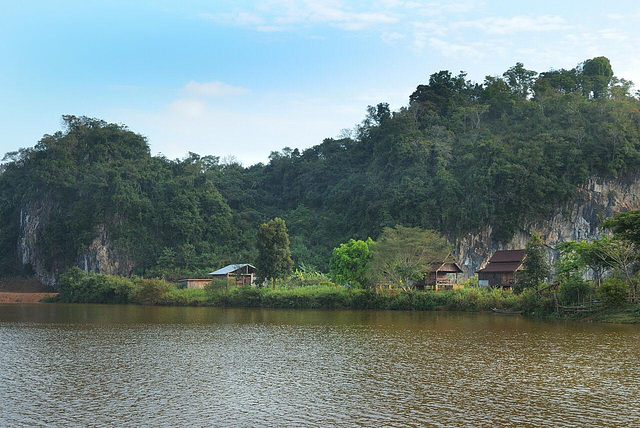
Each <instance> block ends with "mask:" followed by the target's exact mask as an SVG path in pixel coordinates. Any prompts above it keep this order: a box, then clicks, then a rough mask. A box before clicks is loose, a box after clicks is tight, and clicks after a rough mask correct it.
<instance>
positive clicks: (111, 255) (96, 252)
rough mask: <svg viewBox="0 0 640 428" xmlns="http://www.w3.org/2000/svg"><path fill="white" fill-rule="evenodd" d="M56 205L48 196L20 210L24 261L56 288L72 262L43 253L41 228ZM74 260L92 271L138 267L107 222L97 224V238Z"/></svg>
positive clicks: (116, 271) (123, 270)
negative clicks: (116, 241) (117, 242)
mask: <svg viewBox="0 0 640 428" xmlns="http://www.w3.org/2000/svg"><path fill="white" fill-rule="evenodd" d="M53 209H55V207H53V206H52V204H51V203H50V202H49V201H47V200H41V201H38V202H35V203H26V204H24V206H23V208H22V210H21V211H20V233H19V237H18V252H19V254H20V257H21V260H22V264H23V265H25V266H27V265H28V266H30V267H31V270H33V272H34V274H35V276H36V277H37V278H38V279H39V280H40V282H42V283H43V284H44V285H47V286H49V287H54V288H55V287H56V285H57V280H58V275H60V274H61V273H63V272H64V271H65V270H67V269H68V268H70V267H72V266H68V265H67V263H65V261H64V260H58V259H55V258H51V257H47V256H50V255H46V254H44V253H43V251H44V249H43V245H41V243H42V239H43V236H42V232H43V230H44V229H45V228H46V226H47V224H48V223H49V219H50V216H51V212H52V210H53ZM69 258H70V257H69ZM69 258H67V259H69ZM75 260H76V261H75V263H74V264H73V266H76V267H79V268H81V269H84V270H86V271H91V272H100V273H106V274H111V275H125V276H129V275H131V274H132V273H133V271H134V269H135V261H134V260H133V259H132V258H130V257H128V256H127V254H126V253H124V252H122V251H118V249H117V248H116V247H115V244H114V242H113V241H112V240H111V239H110V237H109V233H108V231H107V228H106V227H105V226H104V225H101V226H98V227H97V228H96V231H95V238H94V239H93V240H92V241H91V243H90V244H89V245H88V246H87V247H86V248H84V249H81V250H80V251H78V252H77V254H76V255H75Z"/></svg>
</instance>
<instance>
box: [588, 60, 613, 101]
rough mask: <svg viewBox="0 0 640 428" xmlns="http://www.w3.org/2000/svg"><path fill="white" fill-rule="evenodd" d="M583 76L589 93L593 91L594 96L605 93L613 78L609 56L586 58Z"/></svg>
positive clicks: (597, 96) (598, 96)
mask: <svg viewBox="0 0 640 428" xmlns="http://www.w3.org/2000/svg"><path fill="white" fill-rule="evenodd" d="M582 76H583V79H584V89H585V92H586V93H587V95H588V94H589V93H591V92H593V98H600V97H601V96H602V95H604V94H605V92H606V90H607V88H608V87H609V83H611V79H612V78H613V69H612V68H611V63H610V62H609V58H607V57H604V56H599V57H596V58H592V59H588V60H586V61H585V62H584V64H583V65H582Z"/></svg>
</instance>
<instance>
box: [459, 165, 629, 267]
mask: <svg viewBox="0 0 640 428" xmlns="http://www.w3.org/2000/svg"><path fill="white" fill-rule="evenodd" d="M637 209H640V174H636V175H634V176H630V177H626V178H622V179H615V180H601V179H596V178H593V179H590V180H589V181H588V182H587V184H586V185H585V186H583V187H581V188H579V189H578V194H577V195H576V197H574V198H573V199H572V200H571V201H570V202H569V203H567V204H566V205H565V206H564V207H561V208H559V209H558V213H557V214H556V215H554V216H553V217H552V218H550V219H543V220H539V221H536V222H534V223H530V224H525V225H523V228H522V230H521V231H520V232H518V233H516V234H515V235H514V236H513V238H512V239H511V240H510V241H509V242H505V243H500V242H497V241H496V240H495V239H494V238H493V233H492V232H493V229H492V227H491V226H487V227H485V228H484V229H483V230H481V231H480V232H478V233H471V234H469V235H467V236H465V237H461V238H459V239H458V240H457V242H456V250H455V252H456V254H455V255H456V257H457V259H458V263H459V264H460V266H461V267H462V269H463V270H464V272H465V275H472V274H473V272H475V271H476V270H478V269H480V268H481V267H483V266H484V265H485V264H486V262H487V260H489V258H490V257H491V255H492V254H493V253H494V252H495V251H496V250H503V249H520V248H524V247H525V245H526V244H527V241H528V240H529V237H530V236H531V231H532V230H533V229H535V230H537V231H538V233H539V234H540V235H541V237H542V240H543V242H544V243H545V244H546V245H547V249H548V252H549V259H550V260H551V262H554V261H555V260H556V258H557V251H555V249H554V248H555V245H556V244H558V243H560V242H566V241H577V240H590V239H594V238H597V237H599V236H601V235H602V234H603V233H605V231H604V230H603V229H602V228H601V227H600V225H601V223H602V220H604V219H606V218H609V217H612V216H613V215H615V214H616V213H619V212H622V211H627V210H637Z"/></svg>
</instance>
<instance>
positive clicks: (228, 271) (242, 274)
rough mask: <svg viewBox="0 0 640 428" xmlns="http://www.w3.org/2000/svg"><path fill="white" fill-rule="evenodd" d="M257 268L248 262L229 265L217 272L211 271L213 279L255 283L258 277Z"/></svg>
mask: <svg viewBox="0 0 640 428" xmlns="http://www.w3.org/2000/svg"><path fill="white" fill-rule="evenodd" d="M256 270H257V269H256V268H255V266H252V265H250V264H248V263H242V264H235V265H228V266H225V267H223V268H221V269H218V270H217V271H215V272H211V273H210V274H209V275H211V277H212V279H214V280H216V279H218V280H220V279H222V280H229V279H231V278H233V279H234V281H235V284H236V285H240V286H244V285H253V283H254V281H255V279H256Z"/></svg>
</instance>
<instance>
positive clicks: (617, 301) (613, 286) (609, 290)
mask: <svg viewBox="0 0 640 428" xmlns="http://www.w3.org/2000/svg"><path fill="white" fill-rule="evenodd" d="M628 293H629V284H627V283H626V282H625V281H624V280H623V279H622V278H619V277H616V276H611V277H609V278H607V279H605V280H604V281H603V282H602V284H601V285H600V287H599V288H598V297H600V299H601V300H602V302H603V303H604V304H605V305H607V306H609V307H619V306H622V305H623V304H624V302H625V300H626V299H627V294H628Z"/></svg>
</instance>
